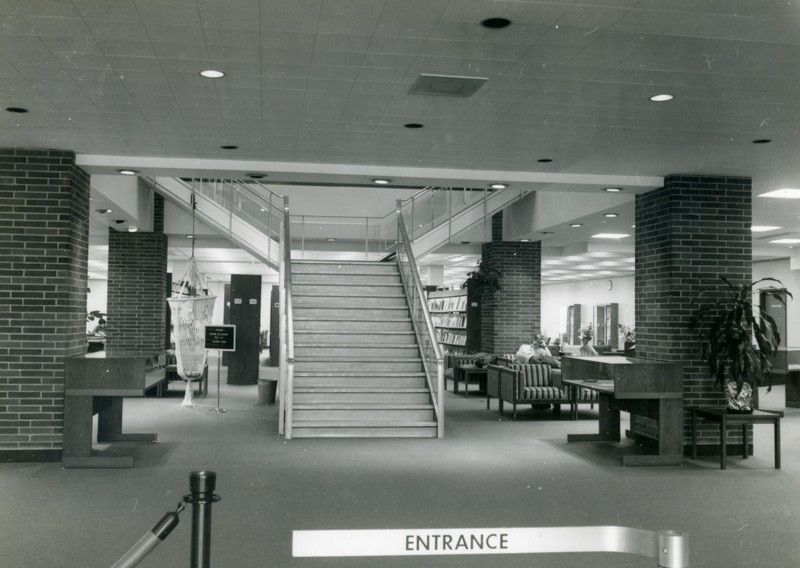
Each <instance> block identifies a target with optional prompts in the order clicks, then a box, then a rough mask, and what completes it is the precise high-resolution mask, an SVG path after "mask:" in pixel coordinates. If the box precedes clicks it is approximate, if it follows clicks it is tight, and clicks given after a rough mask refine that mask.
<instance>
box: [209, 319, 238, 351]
mask: <svg viewBox="0 0 800 568" xmlns="http://www.w3.org/2000/svg"><path fill="white" fill-rule="evenodd" d="M206 349H217V350H219V351H236V326H235V325H207V326H206Z"/></svg>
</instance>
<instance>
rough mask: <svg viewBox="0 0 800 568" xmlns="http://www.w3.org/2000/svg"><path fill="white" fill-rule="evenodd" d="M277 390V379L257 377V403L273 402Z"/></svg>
mask: <svg viewBox="0 0 800 568" xmlns="http://www.w3.org/2000/svg"><path fill="white" fill-rule="evenodd" d="M277 392H278V381H276V380H273V379H258V403H259V404H274V403H275V395H276V393H277Z"/></svg>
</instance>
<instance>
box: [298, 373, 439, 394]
mask: <svg viewBox="0 0 800 568" xmlns="http://www.w3.org/2000/svg"><path fill="white" fill-rule="evenodd" d="M426 383H427V381H426V379H425V374H424V373H419V374H418V375H414V374H408V375H402V374H398V375H396V376H382V375H374V374H373V375H370V374H366V375H355V374H341V375H337V376H331V374H330V373H320V374H317V375H314V374H309V373H301V374H297V373H295V376H294V386H295V391H297V389H305V388H317V387H329V388H357V387H370V388H425V386H426ZM425 390H427V388H426V389H425Z"/></svg>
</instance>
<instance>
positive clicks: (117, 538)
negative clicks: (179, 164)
mask: <svg viewBox="0 0 800 568" xmlns="http://www.w3.org/2000/svg"><path fill="white" fill-rule="evenodd" d="M264 372H269V371H268V370H265V371H264ZM223 382H224V369H223ZM173 388H177V386H173ZM216 393H217V391H216V364H215V363H214V362H212V365H211V389H210V391H209V394H208V396H207V397H206V398H198V399H196V402H197V403H198V405H197V406H196V407H194V408H185V407H182V406H180V401H181V399H182V393H181V392H180V391H175V392H174V393H172V394H173V396H170V397H167V398H161V399H154V398H147V399H127V400H126V401H125V426H124V429H125V431H128V432H137V431H140V432H157V433H158V443H156V444H144V445H142V444H115V445H111V446H108V445H102V446H98V451H103V452H106V453H117V454H129V455H133V456H134V457H135V460H136V461H135V467H134V468H133V469H129V470H74V469H73V470H64V469H62V468H61V466H60V464H57V463H52V464H2V465H0V566H3V567H24V568H28V567H50V566H53V567H73V566H80V567H82V568H95V567H97V568H100V567H107V566H111V565H112V564H113V563H114V562H115V561H116V560H117V559H118V558H119V557H120V556H121V555H122V554H123V553H125V551H127V550H128V549H129V548H130V547H131V546H132V545H133V544H134V543H135V542H136V541H137V540H138V539H139V538H140V537H141V536H142V535H143V534H144V533H145V532H146V531H148V530H149V529H150V528H152V526H153V525H154V524H155V523H156V521H158V520H159V519H160V518H161V516H162V515H163V514H164V513H165V512H166V511H168V510H174V508H175V506H176V505H177V503H178V500H179V499H180V498H181V496H183V495H185V494H186V493H188V480H189V472H190V471H194V470H212V471H214V472H216V473H217V476H218V479H217V493H218V494H219V495H220V496H221V497H222V500H221V501H220V502H219V503H217V504H215V505H214V506H213V520H212V524H213V534H212V543H211V544H212V554H211V556H212V566H217V567H223V566H224V567H261V566H263V567H288V566H292V567H295V568H318V567H325V568H339V567H342V568H344V567H347V568H361V567H363V568H373V567H375V566H381V567H395V566H397V567H407V566H426V567H434V568H438V567H442V568H449V567H462V566H463V567H479V566H480V567H490V568H492V567H498V568H500V567H502V568H515V567H520V568H521V567H526V568H527V567H529V566H541V567H546V568H561V567H564V568H566V567H570V568H580V567H582V566H586V567H589V566H591V567H593V568H594V567H598V566H599V567H614V568H619V567H639V566H642V567H644V566H648V567H652V566H656V565H657V564H656V561H655V560H652V559H646V558H641V557H638V556H632V555H620V554H610V553H603V554H588V553H579V554H546V555H537V556H536V557H535V558H532V557H530V556H529V555H478V556H426V557H416V558H414V557H380V558H338V559H337V558H292V548H291V543H292V531H293V530H302V529H389V528H458V527H460V528H464V527H474V528H490V527H546V526H587V525H618V526H626V527H636V528H642V529H647V530H653V531H658V530H663V529H675V530H679V531H685V532H687V533H689V535H690V559H691V566H693V567H716V566H719V567H723V566H724V567H726V568H732V567H750V566H752V567H783V566H797V565H798V564H797V562H798V560H797V559H798V558H800V539H798V534H800V445H798V438H799V437H800V410H799V409H786V417H785V418H784V420H783V421H782V434H783V444H782V447H783V469H781V470H775V469H773V453H772V430H771V427H768V426H759V427H757V428H756V429H755V441H756V449H755V455H754V456H752V457H751V458H750V459H748V460H742V459H741V458H740V457H735V456H734V457H731V458H729V464H728V469H727V470H726V471H721V470H719V469H718V461H717V459H716V458H704V459H701V460H698V461H691V460H689V461H687V462H686V463H685V464H684V465H683V466H680V467H677V466H676V467H652V468H623V467H621V466H620V465H619V456H620V455H621V454H622V453H624V452H626V451H631V450H632V449H633V448H631V447H630V442H623V443H621V444H619V445H615V446H610V445H607V444H567V443H566V435H567V433H575V432H586V433H589V432H593V431H595V430H596V427H597V422H596V420H595V418H596V414H593V413H592V412H591V411H589V410H588V409H587V410H586V411H584V412H582V414H581V417H580V420H579V421H577V422H571V421H570V420H569V419H568V413H567V412H566V411H565V412H563V414H562V416H561V418H558V419H553V417H552V416H551V414H550V412H549V411H547V412H545V411H537V410H533V409H527V410H525V411H524V412H523V419H522V420H519V421H517V422H513V421H512V420H511V419H510V416H504V417H501V416H500V415H499V414H498V413H497V411H496V410H495V409H496V404H495V403H493V406H492V410H490V411H487V410H486V407H485V399H483V398H480V397H477V396H475V397H471V398H468V399H465V398H464V397H463V396H454V395H453V394H452V393H448V394H447V397H446V407H447V426H446V437H445V438H444V439H441V440H436V439H430V440H428V439H425V440H413V439H367V440H361V439H346V440H335V439H334V440H329V439H324V440H288V441H287V440H284V439H283V438H282V437H281V436H279V435H278V434H277V414H278V413H277V406H275V405H271V406H266V407H265V406H264V405H260V404H258V393H257V387H256V386H231V385H226V384H222V386H221V395H220V403H221V406H222V407H224V408H226V409H227V411H228V412H226V413H224V414H217V413H213V412H209V410H210V409H213V408H215V407H217V399H216ZM761 400H762V406H763V407H770V408H782V407H783V400H784V399H783V390H782V388H780V387H778V388H776V389H775V390H774V391H773V393H771V394H769V395H767V396H766V397H764V398H762V399H761ZM190 529H191V513H190V512H189V511H188V510H187V511H186V512H184V513H183V514H182V516H181V523H180V525H179V526H178V527H177V528H176V529H175V532H174V533H173V534H172V535H171V536H170V537H169V538H168V539H167V540H166V541H165V542H164V543H163V544H162V545H161V546H159V547H158V548H157V549H156V550H155V551H154V552H153V553H152V554H151V555H150V556H149V557H148V558H146V559H145V560H144V561H143V562H142V563H141V564H140V566H143V567H162V566H188V565H189V548H190V535H191V530H190Z"/></svg>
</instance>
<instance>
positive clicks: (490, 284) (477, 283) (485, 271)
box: [462, 260, 503, 295]
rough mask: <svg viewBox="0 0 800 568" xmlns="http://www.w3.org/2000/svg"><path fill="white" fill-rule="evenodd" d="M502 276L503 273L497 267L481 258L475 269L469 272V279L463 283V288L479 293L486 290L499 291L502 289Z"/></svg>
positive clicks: (489, 291)
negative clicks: (482, 260)
mask: <svg viewBox="0 0 800 568" xmlns="http://www.w3.org/2000/svg"><path fill="white" fill-rule="evenodd" d="M502 277H503V273H502V272H500V271H499V270H498V269H497V268H495V267H493V266H490V265H489V264H486V263H484V262H481V261H480V260H479V261H478V265H477V267H476V268H475V270H473V271H472V272H468V273H467V279H466V280H465V281H464V284H462V288H469V290H470V291H471V292H474V293H476V294H478V295H480V294H483V293H484V292H488V293H491V292H497V291H498V290H500V289H501V287H500V280H501V279H502Z"/></svg>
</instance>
